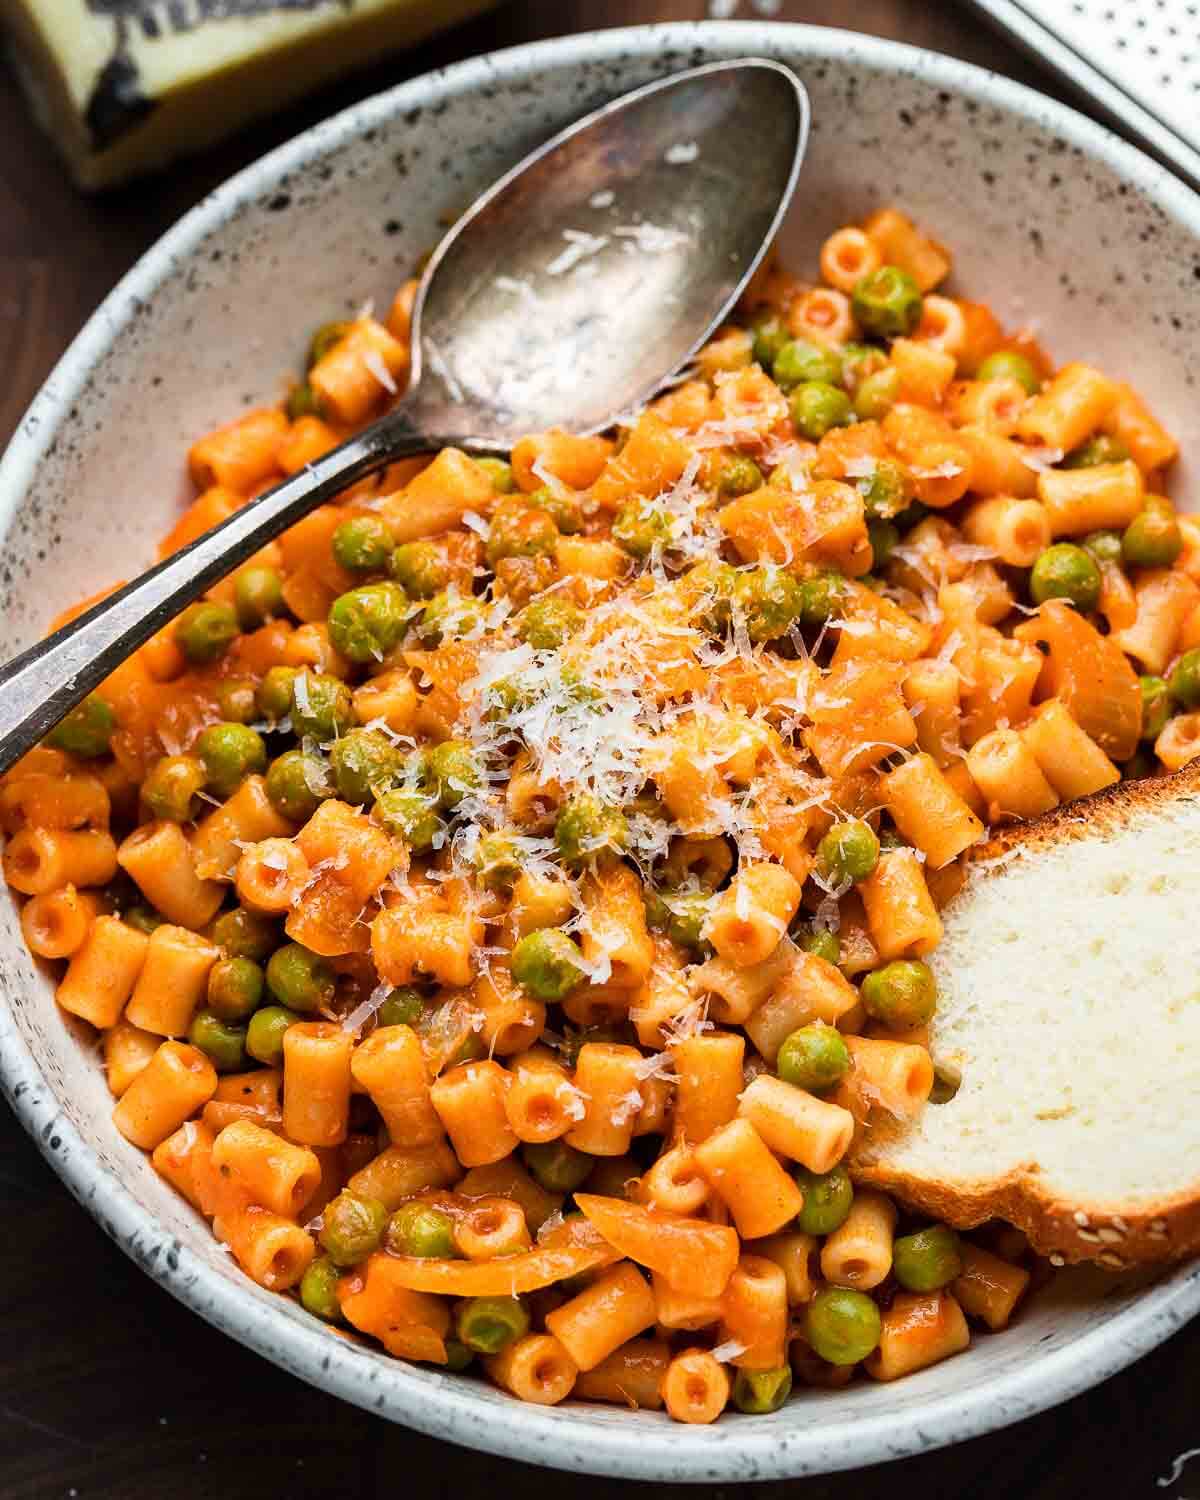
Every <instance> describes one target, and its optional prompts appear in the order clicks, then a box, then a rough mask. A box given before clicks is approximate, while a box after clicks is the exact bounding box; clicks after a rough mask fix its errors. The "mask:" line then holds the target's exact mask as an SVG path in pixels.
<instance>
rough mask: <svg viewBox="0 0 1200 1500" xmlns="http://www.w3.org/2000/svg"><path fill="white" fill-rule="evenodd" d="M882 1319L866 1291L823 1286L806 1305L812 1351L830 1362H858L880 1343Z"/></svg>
mask: <svg viewBox="0 0 1200 1500" xmlns="http://www.w3.org/2000/svg"><path fill="white" fill-rule="evenodd" d="M882 1329H883V1322H882V1319H881V1318H880V1316H879V1308H878V1307H877V1306H876V1305H875V1303H874V1302H872V1300H871V1299H870V1297H868V1296H867V1294H866V1293H865V1292H855V1291H851V1290H850V1289H849V1288H848V1287H840V1286H827V1287H822V1288H821V1290H820V1291H819V1292H817V1294H816V1295H815V1296H814V1297H813V1299H812V1301H811V1302H810V1303H809V1304H808V1306H807V1307H806V1308H805V1313H804V1331H805V1334H806V1336H807V1338H808V1342H809V1344H811V1346H812V1349H813V1353H814V1354H816V1355H818V1356H819V1357H820V1358H821V1359H824V1360H828V1362H829V1363H830V1364H831V1365H856V1364H858V1362H859V1361H860V1360H863V1359H866V1357H867V1355H868V1354H870V1352H871V1350H872V1349H874V1348H875V1347H876V1345H877V1344H878V1343H879V1335H880V1333H881V1332H882Z"/></svg>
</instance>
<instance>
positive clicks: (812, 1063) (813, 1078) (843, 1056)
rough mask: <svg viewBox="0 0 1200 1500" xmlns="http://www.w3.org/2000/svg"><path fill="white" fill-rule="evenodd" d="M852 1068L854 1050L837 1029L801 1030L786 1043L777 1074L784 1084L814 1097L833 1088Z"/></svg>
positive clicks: (778, 1062) (783, 1045) (776, 1068)
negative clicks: (805, 1090) (851, 1055)
mask: <svg viewBox="0 0 1200 1500" xmlns="http://www.w3.org/2000/svg"><path fill="white" fill-rule="evenodd" d="M849 1067H850V1049H849V1048H848V1047H847V1046H846V1043H845V1042H844V1041H843V1040H842V1034H841V1032H840V1031H838V1030H837V1029H836V1027H833V1026H821V1025H813V1026H801V1027H800V1028H799V1030H797V1031H793V1032H792V1034H791V1035H790V1036H789V1037H786V1038H785V1039H784V1042H783V1044H782V1046H781V1047H780V1048H779V1055H778V1057H777V1058H776V1059H775V1071H776V1072H777V1073H778V1074H779V1076H780V1078H782V1079H783V1081H784V1083H790V1084H793V1085H794V1086H795V1087H796V1088H798V1089H807V1090H808V1091H809V1092H810V1093H820V1091H821V1090H822V1089H829V1088H832V1087H833V1085H834V1084H835V1083H837V1082H839V1081H840V1079H841V1078H842V1077H843V1076H844V1075H845V1074H846V1072H847V1071H848V1070H849Z"/></svg>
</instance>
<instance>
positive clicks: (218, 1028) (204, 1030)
mask: <svg viewBox="0 0 1200 1500" xmlns="http://www.w3.org/2000/svg"><path fill="white" fill-rule="evenodd" d="M188 1041H189V1042H191V1044H192V1046H193V1047H199V1048H200V1051H201V1052H203V1053H204V1054H205V1056H206V1057H207V1058H208V1059H209V1061H210V1062H211V1063H212V1065H213V1067H214V1068H216V1070H217V1072H218V1073H236V1072H237V1071H238V1069H239V1068H244V1067H245V1066H246V1028H245V1027H244V1026H234V1025H231V1024H230V1022H228V1021H224V1020H222V1019H221V1017H220V1016H219V1015H217V1013H216V1012H215V1011H212V1010H208V1009H204V1010H198V1011H197V1012H196V1014H195V1015H194V1016H193V1017H192V1024H191V1025H190V1026H189V1027H188Z"/></svg>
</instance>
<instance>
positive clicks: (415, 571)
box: [388, 542, 450, 599]
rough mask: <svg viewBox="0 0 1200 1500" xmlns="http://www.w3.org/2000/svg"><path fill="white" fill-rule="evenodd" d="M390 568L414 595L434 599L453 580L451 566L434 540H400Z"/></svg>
mask: <svg viewBox="0 0 1200 1500" xmlns="http://www.w3.org/2000/svg"><path fill="white" fill-rule="evenodd" d="M388 572H389V573H390V574H391V575H392V577H393V578H394V579H395V580H396V582H397V583H399V584H401V585H402V586H403V588H404V591H405V593H406V594H408V596H409V597H410V598H412V599H432V598H433V596H434V595H435V594H440V593H441V592H442V590H443V589H444V588H446V587H447V586H448V585H449V583H450V569H449V568H448V567H447V565H446V560H445V558H444V557H443V556H442V554H441V553H440V552H439V551H438V549H437V548H436V547H435V546H434V545H433V543H432V542H401V544H400V546H399V547H397V548H396V550H395V551H394V552H393V553H392V555H391V558H390V560H389V562H388Z"/></svg>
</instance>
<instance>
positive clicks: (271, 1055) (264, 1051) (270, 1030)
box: [246, 1005, 301, 1068]
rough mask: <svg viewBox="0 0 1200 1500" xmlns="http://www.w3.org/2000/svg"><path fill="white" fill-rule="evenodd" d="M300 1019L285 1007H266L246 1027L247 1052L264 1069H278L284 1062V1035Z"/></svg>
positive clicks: (253, 1016) (254, 1015)
mask: <svg viewBox="0 0 1200 1500" xmlns="http://www.w3.org/2000/svg"><path fill="white" fill-rule="evenodd" d="M300 1019H301V1018H300V1017H299V1016H298V1015H297V1014H296V1012H295V1011H294V1010H288V1009H287V1008H286V1007H285V1006H282V1005H264V1006H263V1008H262V1009H261V1010H256V1011H255V1012H254V1014H253V1015H252V1016H251V1017H250V1024H249V1025H248V1026H247V1027H246V1051H247V1052H248V1053H249V1054H250V1056H251V1057H252V1058H253V1059H254V1060H255V1062H260V1063H262V1065H263V1067H264V1068H277V1067H278V1066H279V1064H280V1063H281V1062H282V1061H283V1034H284V1032H285V1031H286V1030H287V1029H288V1027H289V1026H294V1025H295V1024H296V1022H297V1021H299V1020H300Z"/></svg>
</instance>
